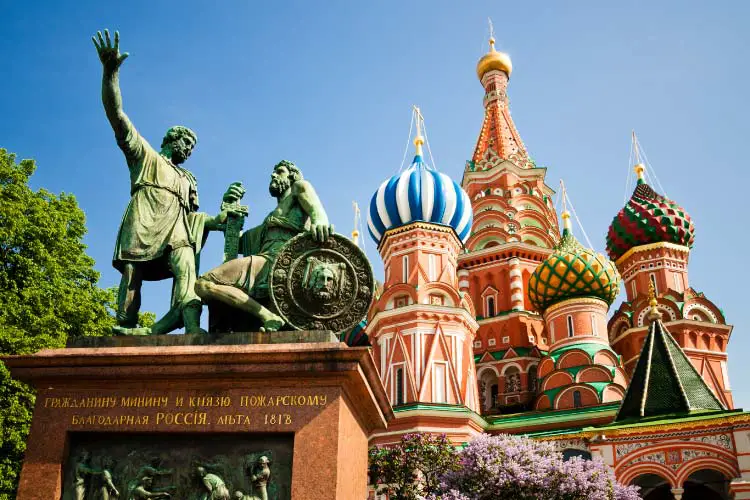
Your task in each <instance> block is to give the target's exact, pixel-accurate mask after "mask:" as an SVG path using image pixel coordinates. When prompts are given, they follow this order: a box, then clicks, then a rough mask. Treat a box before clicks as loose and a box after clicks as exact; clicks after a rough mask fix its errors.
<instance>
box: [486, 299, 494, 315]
mask: <svg viewBox="0 0 750 500" xmlns="http://www.w3.org/2000/svg"><path fill="white" fill-rule="evenodd" d="M494 316H495V298H494V297H487V317H488V318H492V317H494Z"/></svg>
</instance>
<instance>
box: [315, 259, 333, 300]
mask: <svg viewBox="0 0 750 500" xmlns="http://www.w3.org/2000/svg"><path fill="white" fill-rule="evenodd" d="M337 286H338V276H337V275H336V273H335V272H334V270H333V269H331V268H330V267H328V266H326V265H321V266H319V267H316V268H315V269H314V270H313V275H312V279H311V280H310V291H311V293H312V296H313V297H314V298H316V299H318V300H323V301H326V300H331V299H332V298H335V295H336V287H337Z"/></svg>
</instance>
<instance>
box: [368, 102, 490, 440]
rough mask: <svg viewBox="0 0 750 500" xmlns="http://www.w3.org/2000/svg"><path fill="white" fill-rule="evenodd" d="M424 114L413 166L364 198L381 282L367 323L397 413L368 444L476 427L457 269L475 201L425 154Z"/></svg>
mask: <svg viewBox="0 0 750 500" xmlns="http://www.w3.org/2000/svg"><path fill="white" fill-rule="evenodd" d="M420 119H421V116H420V115H419V113H418V111H417V138H416V139H415V144H416V150H417V151H416V156H415V158H414V161H413V163H412V165H411V167H409V168H408V169H406V170H405V171H404V172H403V173H399V174H396V175H395V176H394V177H392V178H391V179H390V180H387V181H386V182H384V183H383V185H382V186H381V189H379V190H378V191H377V192H376V193H375V195H374V196H373V199H372V202H371V205H370V218H369V221H368V226H369V228H370V233H371V234H372V236H373V238H374V239H375V240H376V242H377V243H378V251H379V252H380V255H381V257H382V259H383V263H384V267H385V282H384V283H383V293H382V294H381V295H380V297H379V298H378V299H377V301H376V302H375V304H374V305H373V306H372V307H371V309H370V313H369V317H368V323H367V331H368V334H369V337H370V342H371V343H372V345H373V353H374V356H375V361H376V363H377V366H378V367H379V370H380V376H381V380H382V382H383V386H384V387H385V389H386V391H387V393H388V394H389V397H390V399H391V405H392V406H393V411H394V414H395V419H394V420H392V421H391V422H390V423H389V426H388V430H387V431H385V432H381V433H377V434H375V435H373V436H372V437H371V443H372V444H389V443H394V442H397V441H398V440H399V439H400V437H401V435H403V434H405V433H409V432H416V431H423V432H431V431H435V430H436V429H439V431H440V432H441V433H443V432H444V433H446V434H447V435H448V437H449V438H450V439H451V440H453V441H455V442H466V441H468V440H470V439H471V438H472V437H473V436H475V435H477V434H479V433H480V432H481V431H482V425H481V424H482V422H481V419H480V418H479V416H478V415H477V413H478V411H479V403H478V395H477V381H476V366H475V364H474V357H473V352H472V344H473V341H474V335H475V332H476V330H477V327H478V325H477V322H476V319H475V317H474V306H473V304H472V302H471V298H470V297H469V296H468V295H466V294H464V293H462V292H460V291H459V283H458V281H459V278H458V275H457V272H456V264H457V259H458V255H459V253H460V252H461V250H462V248H463V242H462V240H461V237H462V236H463V237H464V238H466V237H468V234H469V230H470V222H471V219H470V214H471V202H470V201H469V199H468V197H467V196H466V194H465V193H464V192H463V190H461V187H460V186H459V185H458V183H456V182H454V181H452V180H450V178H448V177H447V176H446V175H444V174H441V173H438V172H437V171H435V170H434V168H432V167H429V166H427V165H426V164H425V163H424V161H423V159H422V137H421V136H420V135H419V129H420V126H419V121H420ZM446 193H448V194H447V195H446ZM440 210H444V211H443V212H442V213H438V212H439V211H440ZM446 221H448V223H445V222H446Z"/></svg>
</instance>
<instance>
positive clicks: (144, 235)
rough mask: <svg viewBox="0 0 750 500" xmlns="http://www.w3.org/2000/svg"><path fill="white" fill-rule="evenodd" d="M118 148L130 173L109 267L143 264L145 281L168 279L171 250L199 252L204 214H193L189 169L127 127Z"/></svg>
mask: <svg viewBox="0 0 750 500" xmlns="http://www.w3.org/2000/svg"><path fill="white" fill-rule="evenodd" d="M117 144H118V146H120V149H122V151H123V153H124V154H125V159H126V161H127V165H128V169H129V171H130V202H129V203H128V207H127V208H126V209H125V214H124V215H123V217H122V221H121V222H120V228H119V231H118V233H117V241H116V243H115V252H114V256H113V257H112V265H113V266H114V267H115V268H116V269H118V270H119V271H120V272H122V271H123V268H124V264H125V262H140V263H143V278H144V279H145V280H160V279H165V278H169V277H171V276H172V272H171V271H170V269H169V265H168V264H167V260H166V259H167V255H168V252H169V250H170V249H174V248H180V247H184V246H192V247H193V249H194V250H195V252H196V253H198V252H200V247H201V245H202V243H203V236H204V225H205V221H206V219H207V216H206V214H200V213H197V212H196V210H197V209H198V186H197V182H196V179H195V177H194V176H193V174H191V173H190V172H189V171H188V170H185V169H184V168H180V167H179V166H177V165H175V164H173V163H172V162H171V160H169V159H168V158H166V157H164V156H162V155H161V154H159V153H157V152H156V151H155V150H154V148H152V147H151V145H150V144H149V143H148V142H147V141H146V140H145V139H144V138H142V137H141V135H140V134H139V133H138V131H137V130H136V129H135V127H133V126H132V125H131V126H130V128H129V129H128V131H127V133H126V135H125V137H124V138H123V139H118V141H117Z"/></svg>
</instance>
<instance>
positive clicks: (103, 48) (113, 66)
mask: <svg viewBox="0 0 750 500" xmlns="http://www.w3.org/2000/svg"><path fill="white" fill-rule="evenodd" d="M91 40H92V41H93V42H94V46H95V47H96V51H97V53H98V54H99V60H100V61H101V62H102V66H104V70H105V71H108V72H111V73H114V72H115V71H117V70H118V69H119V67H120V65H121V64H122V62H123V61H124V60H125V59H127V58H128V56H129V55H130V54H128V53H127V52H125V53H124V54H120V33H119V32H118V31H115V41H114V45H113V44H112V40H111V39H110V38H109V30H104V36H102V32H101V31H97V32H96V36H92V37H91Z"/></svg>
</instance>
